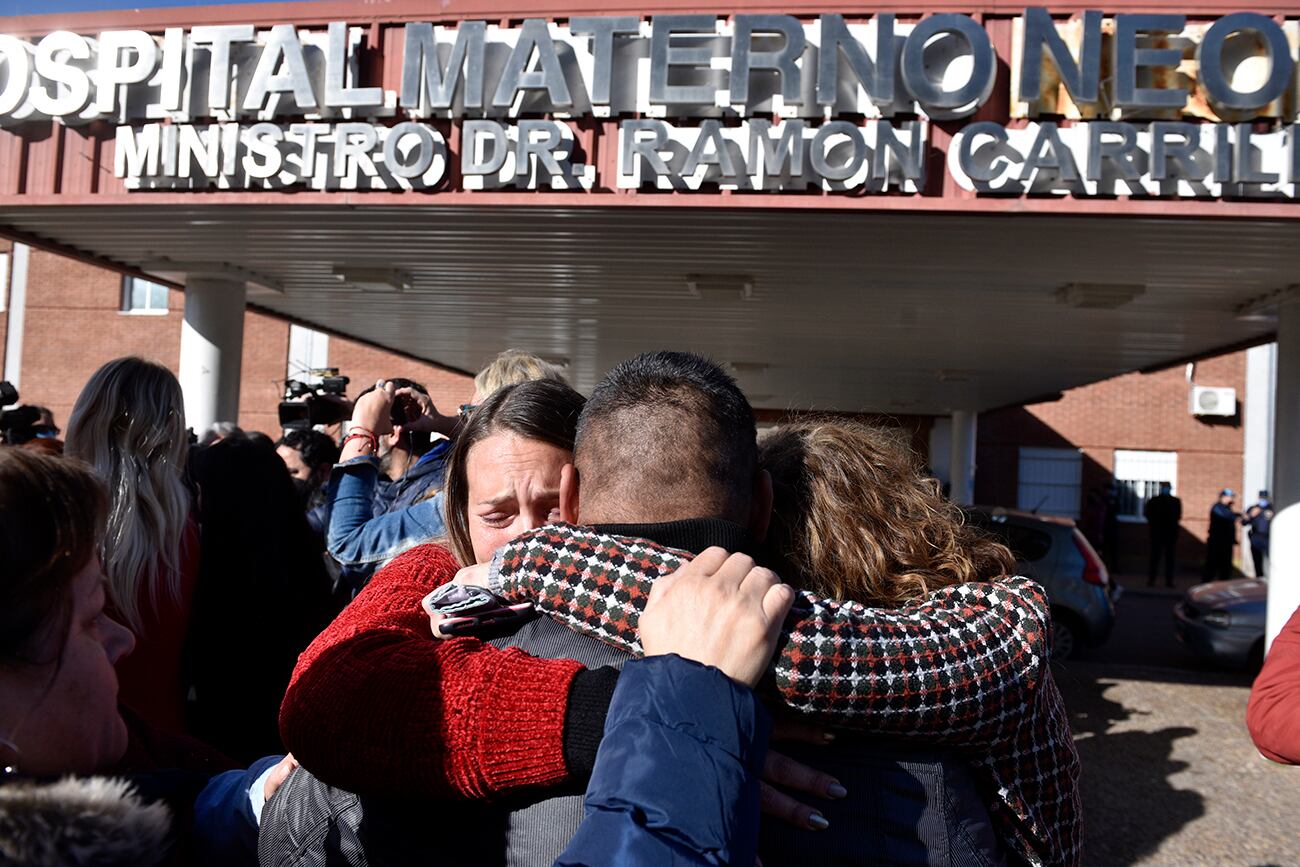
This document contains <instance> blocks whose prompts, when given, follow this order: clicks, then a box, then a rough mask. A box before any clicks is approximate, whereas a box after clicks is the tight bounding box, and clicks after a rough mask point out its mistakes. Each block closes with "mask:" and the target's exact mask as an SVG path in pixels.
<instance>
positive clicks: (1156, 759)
mask: <svg viewBox="0 0 1300 867" xmlns="http://www.w3.org/2000/svg"><path fill="white" fill-rule="evenodd" d="M1176 598H1177V596H1176V594H1175V595H1165V594H1162V593H1160V592H1157V593H1154V594H1148V593H1146V591H1145V589H1144V588H1139V589H1137V590H1136V592H1130V593H1128V594H1127V595H1126V596H1125V597H1124V598H1123V599H1122V600H1121V603H1120V616H1119V620H1118V622H1117V626H1116V632H1115V635H1114V636H1113V637H1112V640H1111V641H1110V642H1109V643H1108V644H1107V645H1106V646H1105V647H1103V648H1101V649H1099V650H1096V651H1092V652H1089V653H1086V654H1084V655H1083V656H1082V657H1081V658H1080V659H1078V660H1073V661H1071V662H1069V663H1067V664H1065V665H1063V666H1061V667H1059V668H1058V669H1057V671H1056V676H1057V680H1058V682H1059V684H1060V686H1061V691H1062V693H1063V694H1064V696H1065V701H1066V705H1067V706H1068V707H1069V709H1070V713H1071V718H1072V722H1073V725H1074V731H1075V736H1076V742H1077V746H1078V749H1079V755H1080V758H1081V759H1082V761H1083V769H1084V778H1083V794H1084V807H1085V826H1086V831H1085V843H1086V849H1085V863H1086V864H1088V865H1096V867H1112V865H1128V864H1144V865H1147V864H1150V865H1171V867H1184V865H1187V867H1194V865H1242V867H1263V865H1278V867H1281V865H1300V768H1286V767H1282V766H1280V765H1275V764H1273V763H1271V762H1266V761H1265V760H1263V759H1262V758H1260V757H1259V755H1258V753H1256V752H1255V749H1254V747H1253V746H1252V744H1251V742H1250V738H1249V736H1248V735H1247V733H1246V729H1245V723H1244V719H1245V710H1246V699H1247V696H1248V694H1249V690H1250V680H1251V676H1250V674H1249V673H1247V672H1225V671H1216V670H1207V669H1206V667H1205V666H1203V665H1202V664H1201V663H1200V662H1199V661H1197V660H1196V659H1195V658H1194V657H1192V655H1191V654H1190V653H1188V652H1187V651H1186V650H1184V649H1183V648H1182V647H1181V646H1180V645H1179V644H1178V643H1177V641H1176V640H1175V639H1174V638H1173V631H1172V627H1171V625H1170V619H1169V618H1170V608H1171V607H1172V605H1173V603H1174V601H1176Z"/></svg>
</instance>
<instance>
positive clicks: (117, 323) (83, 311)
mask: <svg viewBox="0 0 1300 867" xmlns="http://www.w3.org/2000/svg"><path fill="white" fill-rule="evenodd" d="M169 294H170V297H169V299H168V301H169V303H168V307H169V309H168V311H167V313H166V314H162V315H156V314H131V313H122V312H121V305H122V297H121V296H122V278H121V277H120V276H119V275H118V274H117V273H116V272H113V271H109V270H107V269H104V268H98V267H95V266H93V265H87V264H84V263H82V262H78V261H77V260H75V259H69V258H66V257H63V256H56V255H53V254H51V253H45V252H42V251H39V250H32V253H31V259H30V262H29V265H28V272H27V315H26V319H25V323H24V332H23V370H22V389H21V390H22V396H23V400H24V401H26V402H28V403H39V404H44V405H46V406H48V407H49V408H50V409H52V410H53V411H54V417H55V419H56V421H57V422H58V424H59V425H60V426H65V424H66V422H67V420H68V414H69V412H71V410H72V405H73V403H74V402H75V401H76V399H77V395H78V394H79V393H80V391H81V387H82V385H84V384H85V382H86V380H87V379H89V378H90V375H91V374H92V373H94V372H95V370H96V369H98V368H99V366H100V365H102V364H103V363H104V362H106V361H109V360H111V359H113V358H118V357H121V356H123V355H140V356H143V357H145V358H149V359H152V360H154V361H158V362H160V363H162V364H165V365H167V366H168V367H169V368H171V369H172V370H173V371H175V370H176V368H177V365H178V364H179V362H180V347H181V316H182V309H183V307H184V298H183V297H182V295H181V293H180V292H171V293H169Z"/></svg>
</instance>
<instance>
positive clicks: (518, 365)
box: [474, 349, 569, 403]
mask: <svg viewBox="0 0 1300 867" xmlns="http://www.w3.org/2000/svg"><path fill="white" fill-rule="evenodd" d="M536 379H550V380H554V381H555V382H560V383H563V384H564V385H568V384H569V380H567V379H565V377H564V374H563V373H561V372H560V368H559V367H558V366H556V365H554V364H551V362H549V361H547V360H546V359H544V358H540V357H538V356H536V355H533V354H532V353H531V352H524V351H523V350H520V349H507V350H506V351H505V352H502V353H501V354H500V355H498V356H497V357H496V358H494V359H492V361H490V362H489V363H488V365H487V367H485V368H483V369H482V370H480V371H479V372H478V376H476V377H474V390H475V391H477V392H478V399H479V403H482V402H483V401H485V400H487V399H488V398H489V397H491V396H492V392H494V391H496V390H497V389H499V388H504V387H505V386H507V385H518V384H519V383H521V382H532V381H533V380H536Z"/></svg>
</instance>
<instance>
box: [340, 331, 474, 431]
mask: <svg viewBox="0 0 1300 867" xmlns="http://www.w3.org/2000/svg"><path fill="white" fill-rule="evenodd" d="M330 367H337V368H338V369H339V373H341V374H343V375H344V376H347V377H349V378H351V380H352V381H351V383H349V385H348V394H349V395H356V394H357V393H359V392H360V391H361V390H362V389H364V388H366V387H368V386H371V385H374V384H375V380H378V379H391V378H393V377H397V376H401V377H405V378H407V379H413V380H415V381H416V382H418V383H420V384H421V385H423V386H424V387H425V388H427V389H428V390H429V396H430V397H432V398H433V402H434V404H435V405H436V406H437V407H438V409H439V410H440V411H442V412H444V413H448V414H452V413H455V412H456V410H457V408H458V407H459V406H460V405H461V404H463V403H469V400H470V398H471V397H473V396H474V380H473V379H472V378H471V377H468V376H465V375H464V374H463V373H456V372H455V371H450V370H447V369H446V368H442V367H438V366H437V365H434V364H429V363H428V362H424V361H417V360H415V359H413V358H407V357H405V356H401V355H397V354H395V353H392V352H385V351H383V350H382V349H377V348H375V347H373V346H370V345H367V344H365V343H359V342H357V341H355V340H348V339H347V338H344V337H333V336H331V337H330Z"/></svg>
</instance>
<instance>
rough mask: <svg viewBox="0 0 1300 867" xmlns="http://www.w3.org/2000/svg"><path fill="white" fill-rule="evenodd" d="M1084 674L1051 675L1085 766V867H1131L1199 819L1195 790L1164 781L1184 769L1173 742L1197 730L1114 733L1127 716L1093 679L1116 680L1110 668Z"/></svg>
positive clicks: (1201, 812)
mask: <svg viewBox="0 0 1300 867" xmlns="http://www.w3.org/2000/svg"><path fill="white" fill-rule="evenodd" d="M1089 669H1091V667H1090V666H1089V667H1087V668H1086V669H1085V668H1083V667H1081V668H1075V669H1062V668H1058V669H1057V670H1056V672H1055V675H1056V678H1057V682H1058V685H1059V686H1060V688H1061V693H1062V695H1063V696H1064V698H1065V704H1066V708H1067V709H1068V710H1069V713H1070V724H1071V726H1072V727H1073V729H1074V734H1075V746H1076V748H1077V749H1078V751H1079V760H1080V762H1081V763H1082V766H1083V779H1082V781H1081V788H1082V791H1083V807H1084V863H1085V864H1088V865H1106V867H1110V865H1122V864H1132V863H1135V862H1137V861H1139V860H1141V859H1142V858H1144V857H1147V856H1149V855H1151V854H1152V853H1154V852H1155V851H1156V850H1157V849H1158V848H1159V846H1160V844H1161V842H1162V841H1164V840H1165V839H1166V838H1168V837H1170V836H1172V835H1174V834H1176V833H1178V832H1179V831H1180V830H1181V829H1182V828H1183V827H1184V826H1185V825H1187V824H1188V823H1189V822H1192V821H1193V820H1195V819H1197V818H1199V817H1200V816H1202V815H1204V814H1205V799H1204V798H1203V797H1202V796H1201V795H1200V794H1199V793H1197V792H1193V791H1186V790H1182V789H1175V788H1174V787H1173V786H1172V785H1171V784H1170V782H1169V778H1170V777H1171V776H1172V775H1174V774H1176V773H1178V772H1180V771H1183V770H1185V769H1186V768H1187V763H1186V762H1183V761H1177V760H1175V759H1173V758H1172V755H1173V749H1174V743H1175V742H1176V741H1178V740H1181V739H1182V738H1186V737H1189V736H1191V735H1194V734H1196V732H1197V730H1196V729H1194V728H1190V727H1187V726H1176V727H1169V728H1164V729H1160V730H1159V731H1153V732H1138V731H1124V732H1114V731H1112V729H1113V728H1114V727H1115V726H1116V725H1117V724H1118V723H1122V722H1125V721H1128V720H1130V719H1131V718H1132V717H1133V712H1132V711H1130V710H1129V709H1128V708H1126V707H1124V705H1122V704H1120V703H1119V702H1117V701H1113V700H1111V699H1108V698H1107V697H1106V696H1105V694H1104V693H1105V691H1106V689H1107V688H1108V687H1109V684H1104V683H1100V682H1099V679H1100V678H1107V679H1113V678H1115V677H1116V674H1115V673H1114V672H1113V669H1112V667H1107V668H1106V669H1105V670H1095V671H1094V670H1089ZM1179 674H1182V673H1181V672H1180V673H1179ZM1188 674H1190V675H1191V676H1192V678H1195V677H1196V674H1195V673H1188ZM1192 682H1196V681H1195V680H1193V681H1192Z"/></svg>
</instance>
